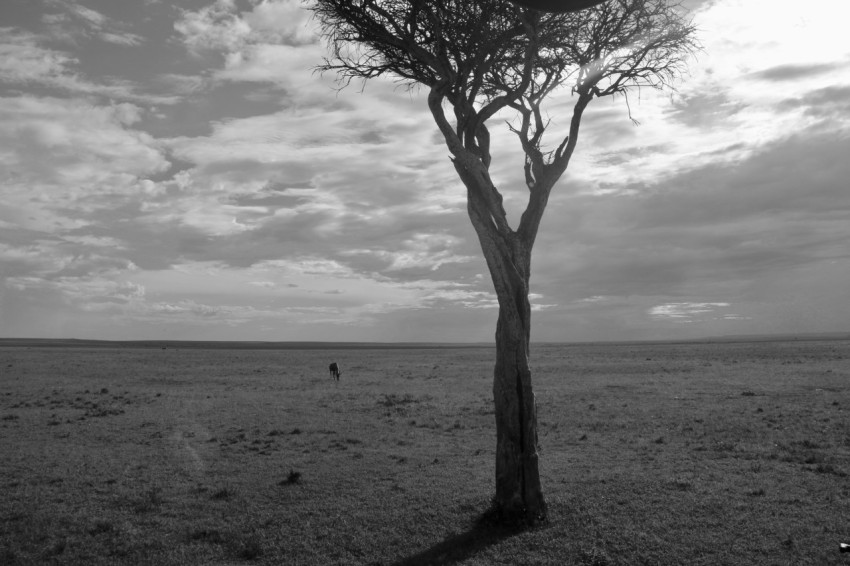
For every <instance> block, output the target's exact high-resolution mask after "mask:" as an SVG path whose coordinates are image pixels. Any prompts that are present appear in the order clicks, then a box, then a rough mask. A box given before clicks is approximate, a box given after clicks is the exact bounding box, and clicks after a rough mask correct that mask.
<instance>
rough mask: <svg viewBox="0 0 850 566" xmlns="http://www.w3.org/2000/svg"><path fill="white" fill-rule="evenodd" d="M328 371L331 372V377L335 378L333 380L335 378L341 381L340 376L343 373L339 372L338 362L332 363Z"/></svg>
mask: <svg viewBox="0 0 850 566" xmlns="http://www.w3.org/2000/svg"><path fill="white" fill-rule="evenodd" d="M328 369H329V370H330V372H331V377H333V378H335V379H336V380H337V381H339V375H340V374H341V373H342V372H341V371H339V366H338V365H336V362H332V363H331V365H329V366H328Z"/></svg>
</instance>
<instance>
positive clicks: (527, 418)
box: [454, 155, 546, 524]
mask: <svg viewBox="0 0 850 566" xmlns="http://www.w3.org/2000/svg"><path fill="white" fill-rule="evenodd" d="M464 157H466V156H463V155H462V156H460V157H458V158H456V159H455V161H454V163H455V168H456V169H457V171H458V174H459V175H460V177H461V179H462V180H463V182H464V184H465V185H466V187H467V211H468V213H469V218H470V220H471V221H472V225H473V227H474V228H475V231H476V234H477V235H478V239H479V242H480V244H481V249H482V251H483V252H484V258H485V259H486V261H487V266H488V268H489V271H490V276H491V277H492V279H493V286H494V288H495V290H496V296H497V297H498V300H499V319H498V323H497V326H496V366H495V369H494V372H493V398H494V401H495V411H496V495H495V498H494V509H493V511H495V513H496V515H497V518H498V519H499V520H500V521H502V522H509V523H516V522H522V523H526V524H534V523H538V522H541V521H545V519H546V503H545V501H544V499H543V491H542V489H541V485H540V473H539V470H538V455H537V408H536V405H535V401H534V393H533V391H532V387H531V370H530V369H529V366H528V355H529V338H530V329H531V326H530V325H531V305H530V303H529V301H528V291H529V275H530V271H531V246H532V242H533V239H532V240H531V241H528V240H527V239H525V238H523V237H521V235H520V234H518V233H517V232H514V231H512V230H511V229H510V228H509V227H508V225H507V222H506V220H505V215H504V210H503V209H502V207H501V197H500V196H499V193H498V192H497V191H496V189H495V187H494V186H493V184H492V182H491V181H490V178H489V174H488V172H487V169H486V166H484V165H483V163H481V161H480V160H478V159H476V158H474V157H472V156H469V157H470V158H469V159H464Z"/></svg>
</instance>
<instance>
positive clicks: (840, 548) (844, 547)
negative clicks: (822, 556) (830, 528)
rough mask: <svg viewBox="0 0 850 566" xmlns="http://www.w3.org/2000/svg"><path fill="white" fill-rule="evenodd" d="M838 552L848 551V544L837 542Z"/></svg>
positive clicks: (849, 549)
mask: <svg viewBox="0 0 850 566" xmlns="http://www.w3.org/2000/svg"><path fill="white" fill-rule="evenodd" d="M838 552H850V544H846V543H843V542H839V543H838Z"/></svg>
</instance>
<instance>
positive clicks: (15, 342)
mask: <svg viewBox="0 0 850 566" xmlns="http://www.w3.org/2000/svg"><path fill="white" fill-rule="evenodd" d="M0 347H18V348H143V349H144V348H147V349H160V350H162V349H169V348H172V349H181V348H183V349H188V348H194V349H208V350H210V349H214V350H425V349H443V348H493V347H495V346H494V345H493V344H482V343H474V344H472V343H470V344H462V343H437V342H248V341H216V340H78V339H75V338H0Z"/></svg>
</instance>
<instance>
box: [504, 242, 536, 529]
mask: <svg viewBox="0 0 850 566" xmlns="http://www.w3.org/2000/svg"><path fill="white" fill-rule="evenodd" d="M521 251H523V252H524V251H525V250H521ZM521 255H522V256H526V254H525V253H522V254H521ZM505 260H506V261H505V263H503V264H502V265H507V266H509V269H508V270H507V271H508V273H491V275H493V278H494V281H495V280H496V279H497V278H501V279H502V283H503V284H497V285H496V287H497V288H500V287H508V288H509V289H510V291H511V292H510V293H507V294H503V293H500V294H499V321H498V324H497V326H496V367H495V370H494V373H493V399H494V401H495V409H496V497H495V504H496V508H497V510H498V512H499V514H500V515H501V516H502V517H503V518H504V519H506V520H508V521H511V520H522V521H524V522H528V523H536V522H539V521H542V520H545V519H546V504H545V502H544V499H543V492H542V489H541V486H540V473H539V471H538V456H537V406H536V403H535V401H534V393H533V391H532V388H531V370H530V369H529V367H528V353H529V352H528V349H529V330H530V326H529V324H530V315H531V306H530V304H529V302H528V278H529V273H528V264H529V262H528V261H527V257H519V258H516V257H514V258H505ZM517 260H519V261H517Z"/></svg>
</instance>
